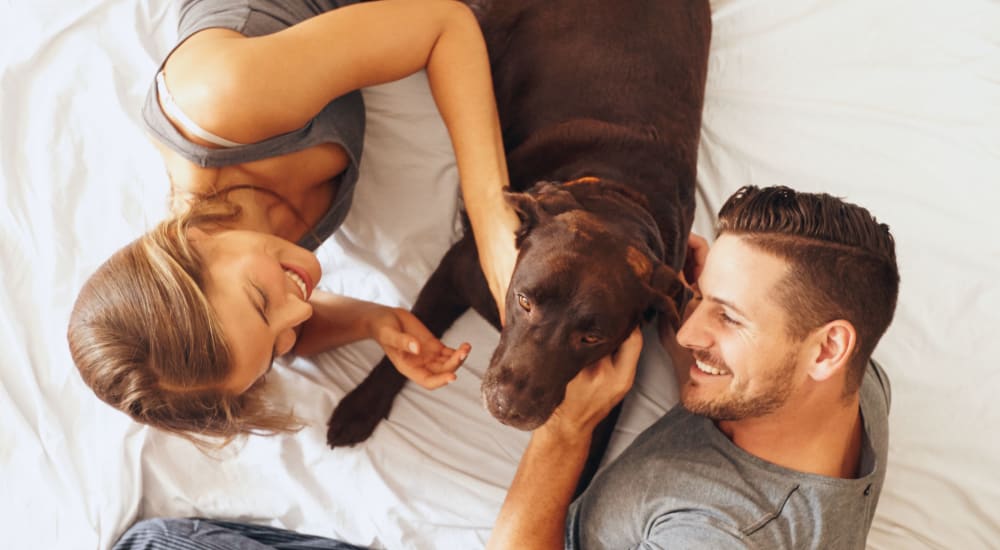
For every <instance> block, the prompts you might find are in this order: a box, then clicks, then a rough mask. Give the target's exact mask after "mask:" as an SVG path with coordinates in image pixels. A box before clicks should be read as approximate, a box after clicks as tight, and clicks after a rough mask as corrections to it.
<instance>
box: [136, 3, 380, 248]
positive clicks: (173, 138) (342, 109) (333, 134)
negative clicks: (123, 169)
mask: <svg viewBox="0 0 1000 550" xmlns="http://www.w3.org/2000/svg"><path fill="white" fill-rule="evenodd" d="M355 2H356V0H285V1H279V0H272V1H270V2H268V1H265V0H185V1H184V2H183V3H182V5H181V8H180V10H181V11H180V19H179V21H178V25H177V27H178V36H177V44H178V45H180V43H182V42H184V40H186V39H187V38H188V37H190V36H191V35H192V34H194V33H196V32H198V31H200V30H204V29H208V28H225V29H232V30H234V31H237V32H239V33H242V34H243V35H245V36H263V35H267V34H271V33H275V32H278V31H280V30H282V29H285V28H288V27H290V26H292V25H295V24H296V23H299V22H301V21H305V20H306V19H308V18H310V17H313V16H315V15H319V14H321V13H324V12H327V11H330V10H332V9H335V8H337V7H340V6H344V5H347V4H353V3H355ZM175 48H176V46H175ZM160 69H162V66H161V67H160ZM151 80H153V79H151ZM157 97H158V96H157V90H156V83H155V80H153V82H152V84H151V86H150V90H149V93H148V94H147V95H146V101H145V104H144V105H143V108H142V118H143V121H145V123H146V129H147V130H148V131H149V132H150V134H152V135H153V136H154V137H156V139H158V140H160V141H161V142H163V143H164V144H165V145H166V146H168V147H170V148H171V149H173V150H174V151H176V152H177V153H178V154H179V155H181V156H182V157H184V158H186V159H187V160H189V161H191V162H193V163H195V164H197V165H199V166H202V167H218V166H228V165H233V164H242V163H244V162H250V161H254V160H261V159H265V158H269V157H276V156H279V155H284V154H287V153H293V152H295V151H300V150H302V149H306V148H309V147H312V146H314V145H319V144H321V143H335V144H338V145H340V146H341V147H343V148H344V149H345V150H346V151H347V156H348V159H349V161H350V162H349V163H348V166H347V168H346V169H345V170H344V172H343V173H341V174H340V175H339V176H338V181H337V195H336V196H335V197H334V198H333V201H332V202H331V204H330V209H329V210H327V212H326V214H325V215H324V216H323V218H322V219H320V221H319V223H317V224H316V226H315V227H314V228H313V230H312V231H311V232H310V234H308V235H306V236H305V237H304V238H303V239H302V241H300V242H299V244H300V245H302V246H304V247H306V248H309V249H315V248H316V247H318V246H319V245H320V243H322V242H323V241H324V240H326V238H327V237H329V236H330V235H331V234H332V233H333V232H334V230H336V229H337V227H339V226H340V224H341V223H342V222H343V221H344V218H345V217H346V216H347V211H348V210H349V209H350V207H351V200H352V198H353V196H354V186H355V184H356V183H357V181H358V163H359V162H360V161H361V153H362V146H363V145H364V135H365V105H364V102H363V100H362V99H361V93H360V92H357V91H355V92H350V93H348V94H345V95H343V96H340V97H338V98H336V99H334V100H333V101H331V102H330V103H328V104H327V105H326V107H324V108H323V110H322V111H320V113H319V114H317V115H316V116H315V117H314V118H313V119H312V120H311V121H310V122H309V123H308V124H306V125H305V126H303V127H302V128H299V129H298V130H294V131H292V132H288V133H286V134H281V135H279V136H274V137H272V138H269V139H266V140H264V141H260V142H257V143H251V144H247V145H237V146H235V147H225V148H214V147H204V146H202V145H199V144H197V143H193V142H191V141H189V140H188V139H186V138H185V137H184V136H183V135H182V134H181V133H180V132H178V131H177V129H176V128H175V127H174V125H173V124H171V123H170V120H169V119H168V118H167V117H166V116H165V115H164V114H163V111H162V109H160V105H159V103H158V102H157Z"/></svg>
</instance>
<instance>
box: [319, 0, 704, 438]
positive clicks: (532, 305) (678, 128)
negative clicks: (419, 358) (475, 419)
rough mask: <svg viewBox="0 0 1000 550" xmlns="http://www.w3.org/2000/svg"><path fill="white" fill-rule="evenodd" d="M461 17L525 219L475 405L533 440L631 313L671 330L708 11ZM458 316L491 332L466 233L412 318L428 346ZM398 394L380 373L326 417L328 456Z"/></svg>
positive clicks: (617, 337) (498, 0) (583, 0)
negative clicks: (471, 315)
mask: <svg viewBox="0 0 1000 550" xmlns="http://www.w3.org/2000/svg"><path fill="white" fill-rule="evenodd" d="M472 7H473V9H474V11H475V12H476V14H477V16H478V17H479V20H480V23H481V25H482V28H483V34H484V36H485V38H486V41H487V46H488V49H489V52H490V60H491V65H492V68H493V78H494V86H495V90H496V97H497V106H498V109H499V112H500V117H501V124H502V127H503V135H504V144H505V147H506V150H507V154H508V165H509V172H510V182H511V189H512V190H513V191H514V192H512V193H508V195H507V197H508V200H509V201H510V202H511V204H512V205H513V206H514V207H515V209H516V210H517V211H518V213H519V215H520V217H521V220H522V228H521V230H520V232H519V234H518V239H517V240H518V247H519V256H518V263H517V266H516V268H515V271H514V275H513V277H512V280H511V284H510V287H509V289H508V293H507V297H506V301H507V306H506V307H507V310H506V326H505V327H504V328H503V329H502V333H501V338H500V343H499V345H498V347H497V350H496V352H495V354H494V356H493V359H492V361H491V364H490V367H489V369H488V370H487V372H486V376H485V377H484V380H483V387H482V391H483V398H484V401H485V403H486V405H487V408H488V409H489V410H490V412H491V413H492V414H493V415H494V416H495V417H497V418H498V419H499V420H501V421H502V422H504V423H507V424H510V425H513V426H515V427H518V428H522V429H533V428H535V427H537V426H538V425H540V424H541V423H543V422H544V421H545V420H546V419H547V418H548V417H549V415H550V414H551V413H552V411H553V410H554V409H555V407H556V406H557V405H558V404H559V403H560V402H561V401H562V398H563V395H564V392H565V386H566V384H567V383H568V382H569V380H570V379H572V378H573V376H575V375H576V373H577V372H579V370H580V369H581V368H582V367H584V366H585V365H587V364H589V363H592V362H594V361H595V360H597V359H599V358H600V357H602V356H604V355H607V354H608V353H610V352H612V351H613V350H614V349H616V348H617V347H618V345H619V344H621V342H622V341H623V340H624V339H625V337H626V336H627V335H628V334H629V332H630V331H631V330H632V329H633V328H634V327H635V326H636V324H637V323H639V322H640V320H641V318H642V317H643V316H644V315H647V316H648V314H649V313H650V312H651V311H652V310H655V311H659V312H660V313H661V314H665V315H667V316H669V317H670V318H671V320H672V321H674V322H675V323H676V322H677V320H678V319H677V310H676V306H677V304H678V302H680V301H682V296H683V295H684V287H683V286H682V285H681V284H680V282H679V281H678V278H677V272H678V271H679V270H680V269H681V267H682V265H683V262H684V259H685V251H686V244H687V235H688V232H689V231H690V228H691V223H692V219H693V213H694V189H695V170H696V158H697V144H698V136H699V131H700V125H701V109H702V101H703V95H704V86H705V77H706V68H707V58H708V43H709V36H710V32H711V31H710V28H711V22H710V12H709V6H708V2H707V0H673V1H670V0H616V1H608V0H604V1H600V0H522V1H517V2H505V1H502V0H485V1H479V2H473V3H472ZM469 307H472V308H474V309H475V310H476V311H477V312H479V313H480V314H481V315H483V317H485V318H486V319H487V320H489V321H490V322H492V323H493V324H494V326H497V327H498V328H499V316H498V313H497V309H496V306H495V304H494V301H493V299H492V297H491V295H490V293H489V291H488V288H487V285H486V282H485V279H484V278H483V276H482V273H481V271H480V269H479V263H478V257H477V255H476V249H475V246H474V242H473V240H472V235H471V232H470V231H466V235H465V237H463V239H462V240H460V241H459V242H458V243H456V244H455V245H454V246H453V247H452V249H451V250H449V252H448V253H447V254H446V255H445V257H444V259H443V260H442V261H441V264H440V265H439V266H438V268H437V270H436V271H435V272H434V274H433V275H432V276H431V278H430V279H429V280H428V282H427V284H426V285H425V286H424V288H423V290H422V291H421V293H420V296H419V297H418V299H417V303H416V304H415V306H414V308H413V312H414V314H415V315H416V316H417V317H418V318H420V319H421V320H422V321H423V322H424V323H425V324H426V325H427V326H428V328H429V329H430V330H431V331H432V332H434V333H435V334H436V335H439V336H440V335H441V334H443V332H444V331H445V330H446V329H447V328H448V327H449V326H451V324H452V323H453V322H454V321H455V320H456V319H457V318H458V317H459V316H460V315H461V314H462V313H464V312H465V311H466V310H467V309H468V308H469ZM404 382H405V379H404V378H403V377H402V376H401V375H400V374H399V373H398V372H397V371H396V369H395V368H394V367H393V366H392V365H391V363H389V361H388V359H383V360H382V362H381V363H379V364H378V366H376V367H375V369H374V370H373V371H372V373H371V374H370V375H369V377H368V378H367V379H366V380H365V381H364V382H363V383H362V384H361V385H360V386H359V387H358V388H356V389H355V390H354V391H353V392H351V393H350V394H348V395H347V396H346V397H345V398H344V400H343V401H342V402H341V403H340V405H339V406H338V407H337V410H336V411H334V415H333V416H332V417H331V419H330V430H329V432H328V441H329V443H330V444H331V445H332V446H339V445H350V444H354V443H357V442H359V441H362V440H364V439H366V438H367V437H368V436H369V435H371V433H372V431H374V428H375V426H376V425H377V423H378V422H379V421H380V420H381V419H382V418H384V417H385V416H387V415H388V412H389V409H390V408H391V405H392V400H393V398H394V397H395V395H396V393H398V391H399V389H400V388H402V386H403V384H404ZM609 433H610V431H609ZM601 446H602V449H601V450H602V451H603V442H601ZM598 458H599V457H598Z"/></svg>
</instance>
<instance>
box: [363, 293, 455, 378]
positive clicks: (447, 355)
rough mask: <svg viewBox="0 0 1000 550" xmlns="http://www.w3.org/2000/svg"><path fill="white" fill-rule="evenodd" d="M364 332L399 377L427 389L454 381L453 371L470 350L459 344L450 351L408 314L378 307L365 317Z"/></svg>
mask: <svg viewBox="0 0 1000 550" xmlns="http://www.w3.org/2000/svg"><path fill="white" fill-rule="evenodd" d="M368 331H369V334H370V335H371V337H372V339H374V340H375V341H376V342H378V344H379V345H380V346H382V349H383V350H385V354H386V356H388V357H389V360H390V361H392V364H393V365H395V367H396V369H397V370H399V372H400V373H402V374H403V376H406V377H407V378H408V379H410V380H412V381H413V382H416V383H417V384H420V385H421V386H423V387H424V388H427V389H429V390H433V389H437V388H440V387H441V386H444V385H446V384H448V383H450V382H451V381H453V380H455V371H456V370H458V368H459V367H461V366H462V362H463V361H465V358H466V357H468V355H469V350H471V349H472V346H470V345H469V344H468V343H463V344H462V345H460V346H459V347H458V349H452V348H449V347H447V346H445V345H444V344H442V343H441V341H440V340H438V339H437V338H436V337H435V336H434V335H433V334H431V331H429V330H427V327H426V326H424V324H423V323H421V322H420V319H417V318H416V317H415V316H414V315H413V314H412V313H410V312H409V311H407V310H405V309H401V308H392V307H384V306H383V307H380V308H378V309H377V310H375V311H374V312H373V313H372V314H370V315H369V317H368Z"/></svg>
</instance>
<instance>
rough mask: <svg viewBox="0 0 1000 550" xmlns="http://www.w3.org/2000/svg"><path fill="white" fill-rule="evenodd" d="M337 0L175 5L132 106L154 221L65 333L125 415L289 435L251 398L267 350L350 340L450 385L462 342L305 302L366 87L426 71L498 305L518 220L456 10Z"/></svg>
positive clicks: (431, 0) (160, 424)
mask: <svg viewBox="0 0 1000 550" xmlns="http://www.w3.org/2000/svg"><path fill="white" fill-rule="evenodd" d="M346 3H349V2H347V1H341V0H325V1H320V2H317V1H306V0H302V1H300V2H289V1H286V2H277V1H275V2H273V4H274V5H272V4H271V3H268V2H265V1H262V0H260V1H259V0H187V1H186V2H184V4H183V6H182V8H181V17H180V23H179V40H178V46H176V47H175V49H174V50H173V51H172V52H171V53H170V54H169V55H168V56H167V58H166V60H165V61H164V63H163V64H162V66H161V68H160V70H159V71H158V72H157V75H156V78H155V83H154V84H153V87H152V89H151V91H150V94H149V96H148V98H147V101H146V104H145V106H144V109H143V118H144V120H145V122H146V125H147V128H148V130H149V131H150V133H151V135H152V137H153V139H154V142H156V145H157V147H158V149H159V151H160V152H161V154H162V156H163V158H164V161H165V164H166V168H167V171H168V173H169V176H170V181H171V199H172V200H171V210H172V215H173V217H172V218H171V219H168V220H166V221H164V222H162V223H160V224H159V225H158V226H157V227H156V228H155V229H153V230H152V231H151V232H149V233H147V234H146V235H144V236H142V237H141V238H139V239H138V240H136V241H134V242H133V243H131V244H130V245H128V246H126V247H125V248H124V249H122V250H120V251H118V252H117V253H116V254H115V255H114V256H113V257H112V258H110V259H109V260H108V261H107V262H106V263H105V264H104V265H102V266H101V267H100V268H99V269H98V271H97V272H96V273H95V274H94V275H93V276H92V277H91V278H90V280H89V281H88V282H87V283H86V285H85V286H84V288H83V289H82V291H81V292H80V295H79V297H78V298H77V302H76V305H75V307H74V310H73V314H72V316H71V319H70V325H69V332H68V338H69V343H70V349H71V352H72V355H73V359H74V361H75V363H76V365H77V367H78V368H79V370H80V373H81V375H82V376H83V379H84V380H85V381H86V382H87V384H88V385H89V386H90V387H91V388H93V390H94V391H95V393H96V394H97V395H98V397H100V398H101V399H103V400H104V401H106V402H107V403H109V404H111V405H112V406H114V407H116V408H118V409H119V410H122V411H123V412H126V413H127V414H129V415H130V416H131V417H132V418H133V419H135V420H136V421H138V422H142V423H146V424H150V425H152V426H155V427H157V428H161V429H164V430H168V431H171V432H175V433H179V434H182V435H185V436H187V437H189V438H192V439H194V440H196V441H198V440H197V438H195V437H193V436H192V435H191V434H193V433H196V434H198V435H199V436H201V435H207V436H217V437H221V438H223V441H225V442H228V441H229V440H231V439H232V438H233V437H235V436H238V435H241V434H247V433H276V432H281V431H288V430H292V429H295V428H297V427H298V424H297V422H296V420H295V419H294V418H293V417H292V416H291V415H290V414H289V413H288V412H286V411H283V410H280V409H279V408H277V407H275V406H273V405H271V404H269V403H268V402H267V401H266V400H265V399H264V397H263V395H262V392H261V387H262V384H261V383H262V381H263V377H264V374H266V372H267V371H268V370H269V369H270V366H271V362H272V361H273V359H274V357H275V356H278V355H284V354H286V353H289V352H295V353H298V354H311V353H315V352H317V351H320V350H323V349H328V348H330V347H334V346H337V345H341V344H345V343H348V342H353V341H356V340H359V339H362V338H367V337H371V338H374V339H375V340H376V341H378V342H379V344H380V345H381V346H382V347H383V348H384V349H385V351H386V353H387V354H388V355H389V357H390V358H391V359H392V361H393V362H394V364H395V365H396V366H397V368H399V369H400V371H401V372H403V374H405V375H406V376H408V377H409V378H411V379H413V380H415V381H417V382H418V383H420V384H422V385H423V386H425V387H428V388H434V387H438V386H440V385H443V384H445V383H447V382H449V381H450V380H451V379H453V378H454V374H453V372H452V371H454V370H455V369H456V368H458V366H459V365H460V363H461V361H462V360H463V359H464V358H465V356H466V354H467V353H468V350H469V348H468V345H462V346H460V347H459V348H458V349H450V348H447V347H445V346H443V345H442V344H441V343H440V342H439V341H438V340H437V339H436V338H434V337H433V335H431V334H430V333H429V331H428V330H427V329H426V328H425V327H424V326H423V325H422V324H421V323H420V322H419V321H418V320H417V319H416V318H414V317H413V316H412V315H410V314H409V313H408V312H406V311H404V310H400V309H394V308H387V307H384V306H379V305H376V304H371V303H367V302H360V301H357V300H352V299H348V298H345V297H340V296H333V295H330V294H325V293H322V292H316V291H314V290H315V285H316V283H317V282H318V281H319V279H320V266H319V263H318V262H317V260H316V257H315V256H314V255H313V254H312V253H311V252H310V251H309V250H307V249H306V248H309V249H312V248H315V247H316V246H318V245H319V244H320V242H321V241H322V240H323V239H325V238H326V237H328V236H329V235H330V234H331V233H332V232H333V231H334V230H335V229H336V227H337V226H338V225H339V224H340V222H341V221H342V220H343V218H344V216H345V215H346V213H347V210H348V208H349V206H350V202H351V196H352V192H353V186H354V184H355V181H356V179H357V169H358V162H359V160H360V156H361V145H362V138H363V134H364V106H363V103H362V100H361V96H360V94H359V92H358V91H357V90H358V89H359V88H362V87H365V86H370V85H374V84H379V83H384V82H389V81H393V80H396V79H399V78H402V77H404V76H407V75H409V74H411V73H414V72H416V71H419V70H421V69H426V70H427V75H428V80H429V82H430V86H431V91H432V93H433V95H434V98H435V100H436V102H437V105H438V108H439V110H440V112H441V115H442V117H443V119H444V121H445V124H446V126H447V127H448V131H449V134H450V136H451V139H452V144H453V146H454V149H455V154H456V158H457V162H458V170H459V176H460V178H461V187H462V193H463V195H464V199H465V206H466V210H467V212H468V214H469V217H470V220H471V223H472V229H473V231H474V234H475V238H476V242H477V245H478V247H479V252H480V258H481V263H482V267H483V271H484V273H485V274H486V275H487V280H488V281H489V283H490V288H491V290H492V291H493V293H494V296H495V297H497V298H498V303H502V298H503V296H504V292H505V290H506V288H505V287H506V285H507V282H508V281H509V277H510V273H511V271H512V269H513V263H514V260H515V250H514V244H513V232H514V229H516V227H517V223H518V222H517V217H516V215H515V214H514V213H513V212H512V211H511V210H510V209H509V208H508V207H507V206H506V205H505V204H504V202H503V200H502V195H501V189H502V188H503V187H504V186H506V184H507V173H506V165H505V159H504V155H503V146H502V141H501V138H500V130H499V123H498V120H497V114H496V106H495V104H494V100H493V92H492V87H491V81H490V73H489V63H488V59H487V55H486V49H485V45H484V43H483V39H482V36H481V34H480V31H479V28H478V25H477V23H476V21H475V19H474V17H473V16H472V14H471V12H470V11H469V10H468V8H466V7H465V6H464V5H462V4H460V3H458V2H454V1H452V0H384V1H381V2H373V3H365V4H358V5H351V6H345V7H341V4H346ZM334 8H337V9H334ZM295 243H299V244H298V245H297V244H295ZM303 247H306V248H303ZM500 310H501V311H503V308H502V307H501V308H500Z"/></svg>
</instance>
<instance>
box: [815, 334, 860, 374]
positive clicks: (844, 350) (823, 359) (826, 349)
mask: <svg viewBox="0 0 1000 550" xmlns="http://www.w3.org/2000/svg"><path fill="white" fill-rule="evenodd" d="M857 343H858V333H857V331H856V330H855V329H854V325H852V324H851V322H850V321H847V320H844V319H837V320H835V321H830V322H829V323H827V324H825V325H823V326H821V327H819V328H818V329H816V330H814V331H813V333H812V335H811V336H809V338H808V340H807V345H808V346H809V347H808V353H809V357H810V365H809V377H810V378H812V379H813V380H815V381H817V382H822V381H824V380H827V379H829V378H830V377H831V376H833V375H834V374H836V373H837V372H841V371H846V369H847V368H848V365H850V362H851V359H852V358H853V357H854V351H855V350H856V348H857Z"/></svg>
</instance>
